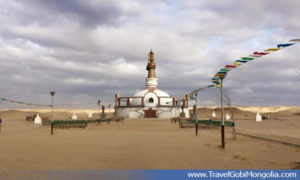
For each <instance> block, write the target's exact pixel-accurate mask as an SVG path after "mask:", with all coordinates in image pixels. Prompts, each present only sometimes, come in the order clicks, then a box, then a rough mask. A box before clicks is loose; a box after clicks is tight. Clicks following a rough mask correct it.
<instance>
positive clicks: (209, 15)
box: [0, 0, 300, 107]
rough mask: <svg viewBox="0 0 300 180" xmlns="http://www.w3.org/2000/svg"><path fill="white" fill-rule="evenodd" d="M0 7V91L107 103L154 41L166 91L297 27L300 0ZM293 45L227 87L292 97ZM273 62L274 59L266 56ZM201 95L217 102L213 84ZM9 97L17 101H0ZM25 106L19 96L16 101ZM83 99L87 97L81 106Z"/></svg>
mask: <svg viewBox="0 0 300 180" xmlns="http://www.w3.org/2000/svg"><path fill="white" fill-rule="evenodd" d="M0 5H1V7H2V8H1V11H0V23H1V25H2V26H1V29H0V67H1V69H2V70H1V72H0V75H1V77H0V81H1V84H5V86H0V91H1V95H0V96H3V97H7V98H15V99H18V100H24V101H34V102H41V103H47V102H49V101H50V98H49V94H48V93H49V91H50V90H53V89H54V90H56V91H57V96H56V102H57V103H78V102H94V101H96V100H97V99H99V98H101V99H102V100H103V102H104V103H113V97H114V93H116V92H119V93H120V94H121V96H130V95H133V94H134V93H135V92H136V91H137V90H139V89H143V88H144V79H145V77H146V70H145V66H146V63H147V53H148V51H149V50H150V48H153V50H154V52H155V55H156V61H157V76H158V78H159V87H160V88H161V89H162V90H165V91H167V92H168V93H169V94H171V95H173V96H178V97H182V95H183V94H184V93H189V92H190V91H192V90H194V89H196V88H199V87H202V86H206V85H208V84H210V83H211V82H210V79H211V78H212V76H213V75H214V73H215V72H216V71H217V70H218V69H219V68H221V67H223V66H224V65H226V64H230V63H232V62H233V61H234V60H235V59H237V58H239V57H241V56H246V55H248V54H250V53H251V52H253V51H256V50H264V49H265V48H269V47H273V46H275V45H276V43H281V42H286V41H288V40H289V39H291V38H297V37H298V36H299V33H298V31H299V26H300V24H299V23H298V18H299V16H300V13H299V11H298V9H299V2H298V1H296V0H295V1H293V0H292V1H277V0H276V1H236V0H231V1H226V2H225V1H224V2H223V1H222V2H220V1H218V2H216V1H211V0H210V1H176V2H174V1H155V2H153V1H91V0H89V1H70V0H67V1H56V0H55V1H37V0H30V1H26V3H25V2H22V1H6V2H1V3H0ZM299 48H300V47H299V46H298V45H297V46H294V47H291V48H287V49H285V50H282V51H279V52H275V53H274V55H269V56H266V57H265V58H263V59H257V60H255V61H253V62H251V63H248V64H245V65H243V66H241V67H239V68H237V69H235V70H233V71H232V72H230V74H229V75H228V76H227V78H226V80H225V89H226V91H227V93H228V95H229V96H230V97H231V98H232V101H233V102H235V103H236V104H239V105H272V104H273V105H280V104H282V105H299V102H300V99H299V96H298V95H297V94H298V93H297V92H298V91H299V90H300V87H299V75H297V73H296V72H294V66H297V67H300V63H299V60H298V59H297V57H296V54H297V52H298V51H299ZM271 62H272V63H271ZM199 98H200V104H202V105H208V104H209V105H213V104H215V105H217V104H218V103H219V89H210V90H205V91H202V92H201V94H200V95H199ZM4 106H6V107H15V106H14V105H13V104H7V103H5V104H4ZM17 107H22V106H17ZM85 107H94V105H91V106H85Z"/></svg>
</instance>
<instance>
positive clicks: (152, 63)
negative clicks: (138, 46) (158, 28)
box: [146, 49, 155, 78]
mask: <svg viewBox="0 0 300 180" xmlns="http://www.w3.org/2000/svg"><path fill="white" fill-rule="evenodd" d="M146 69H147V71H148V78H155V60H154V53H153V51H152V49H151V50H150V52H149V54H148V64H147V68H146Z"/></svg>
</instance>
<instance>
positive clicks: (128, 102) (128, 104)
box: [127, 98, 130, 107]
mask: <svg viewBox="0 0 300 180" xmlns="http://www.w3.org/2000/svg"><path fill="white" fill-rule="evenodd" d="M129 106H130V101H129V98H127V107H129Z"/></svg>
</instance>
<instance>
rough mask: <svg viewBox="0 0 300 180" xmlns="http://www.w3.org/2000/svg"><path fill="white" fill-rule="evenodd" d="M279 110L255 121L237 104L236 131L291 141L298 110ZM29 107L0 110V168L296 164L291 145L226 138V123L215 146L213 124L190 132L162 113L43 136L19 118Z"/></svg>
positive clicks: (297, 129)
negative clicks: (222, 145)
mask: <svg viewBox="0 0 300 180" xmlns="http://www.w3.org/2000/svg"><path fill="white" fill-rule="evenodd" d="M210 110H211V109H207V108H206V109H202V110H201V109H200V110H199V112H201V111H203V113H202V114H200V115H199V116H208V115H205V113H204V111H205V112H207V113H208V114H210ZM286 111H287V110H285V111H279V112H277V111H276V113H278V114H277V115H276V114H272V118H271V119H268V120H265V121H263V122H260V123H256V122H255V121H254V116H253V117H252V115H253V114H254V115H255V113H254V112H250V111H245V110H241V109H237V111H236V114H235V117H236V123H237V130H238V131H243V132H247V133H250V134H256V135H261V136H264V135H272V136H277V137H288V138H293V139H294V140H296V141H297V140H299V137H300V119H299V117H300V116H298V115H297V113H298V111H297V109H296V110H291V111H289V112H286ZM35 113H36V112H30V111H25V112H21V111H4V112H2V114H1V115H2V120H3V123H2V128H1V134H0V162H1V163H0V169H2V170H3V169H4V170H20V169H21V170H22V169H37V170H47V169H224V168H225V169H228V168H229V169H231V168H233V169H290V168H295V167H296V166H297V164H299V163H300V148H299V147H298V148H297V147H294V146H288V145H284V144H281V143H277V142H271V141H265V140H260V139H253V138H248V137H245V136H238V137H237V138H238V139H237V140H236V141H233V140H232V139H231V137H232V134H231V132H232V131H231V128H226V149H225V150H222V149H220V147H219V146H220V140H221V137H220V129H219V128H214V129H200V131H199V135H198V136H197V137H196V136H195V133H194V129H192V128H184V129H182V128H179V126H178V124H176V125H175V124H172V123H171V122H170V120H168V119H126V120H125V121H124V123H123V124H122V123H115V122H112V123H111V124H106V123H103V124H101V125H91V124H89V125H88V127H87V128H85V129H81V128H73V129H55V135H50V128H49V127H47V126H40V125H34V124H33V123H32V122H27V121H25V117H26V116H27V115H32V114H35ZM72 113H73V112H71V113H70V112H56V113H55V118H70V115H72ZM272 113H273V112H272ZM245 114H248V116H246V115H245ZM78 115H79V117H82V118H86V117H87V114H86V113H82V114H80V113H79V114H78ZM42 116H49V114H47V113H44V114H42ZM238 117H241V118H240V119H238ZM245 117H247V118H248V119H247V118H245ZM298 168H299V167H298Z"/></svg>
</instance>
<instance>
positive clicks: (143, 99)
mask: <svg viewBox="0 0 300 180" xmlns="http://www.w3.org/2000/svg"><path fill="white" fill-rule="evenodd" d="M141 104H142V107H144V97H142V102H141Z"/></svg>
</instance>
